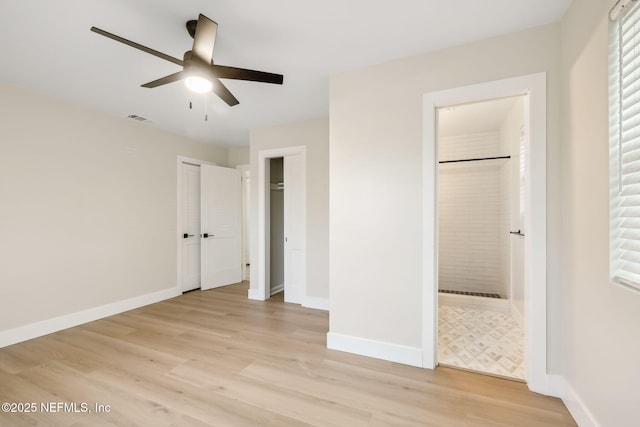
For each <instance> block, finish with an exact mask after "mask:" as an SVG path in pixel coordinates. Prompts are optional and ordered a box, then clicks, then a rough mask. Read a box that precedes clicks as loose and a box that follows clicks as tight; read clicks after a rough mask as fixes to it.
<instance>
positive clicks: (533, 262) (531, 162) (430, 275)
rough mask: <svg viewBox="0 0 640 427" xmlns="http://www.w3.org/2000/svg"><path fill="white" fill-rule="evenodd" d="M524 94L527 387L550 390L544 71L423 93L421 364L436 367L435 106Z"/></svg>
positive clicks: (551, 377)
mask: <svg viewBox="0 0 640 427" xmlns="http://www.w3.org/2000/svg"><path fill="white" fill-rule="evenodd" d="M522 94H524V96H525V106H524V111H525V114H524V116H525V129H526V130H527V131H528V133H527V134H525V135H524V145H525V151H526V156H525V174H526V176H525V195H524V197H525V200H526V202H525V210H526V211H525V223H524V230H521V231H522V232H523V234H525V236H526V238H525V239H524V242H523V252H524V283H525V292H526V299H525V300H526V304H525V307H524V313H523V314H524V319H525V321H524V327H525V337H526V340H525V358H526V360H527V371H526V374H525V376H526V382H527V386H528V387H529V389H530V390H532V391H534V392H538V393H543V394H551V393H553V392H554V391H553V388H554V378H553V376H551V375H549V374H548V373H547V301H546V293H547V277H546V276H547V265H546V247H547V243H546V185H547V184H546V182H547V181H546V74H545V73H538V74H530V75H525V76H520V77H514V78H510V79H505V80H498V81H493V82H487V83H480V84H475V85H471V86H464V87H459V88H454V89H447V90H442V91H437V92H430V93H427V94H425V95H424V98H423V101H424V103H423V106H424V116H423V123H424V129H425V132H424V134H423V138H424V139H423V147H424V150H423V220H424V230H423V253H422V255H423V282H422V286H423V292H422V298H423V300H422V305H423V313H424V315H423V318H422V349H423V353H422V356H423V360H422V365H423V366H424V367H425V368H430V369H434V368H435V367H436V364H437V349H438V342H437V338H438V334H437V328H438V318H437V315H438V292H437V291H438V289H437V284H438V236H437V231H438V221H439V218H438V212H437V208H438V204H437V203H438V199H437V189H438V187H437V186H438V175H437V171H438V167H437V165H438V163H437V162H438V153H437V144H436V140H437V122H436V119H437V109H438V108H439V107H447V106H451V105H461V104H468V103H474V102H478V101H483V100H488V99H497V98H504V97H509V96H515V95H522Z"/></svg>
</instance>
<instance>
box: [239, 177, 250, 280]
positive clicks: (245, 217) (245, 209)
mask: <svg viewBox="0 0 640 427" xmlns="http://www.w3.org/2000/svg"><path fill="white" fill-rule="evenodd" d="M236 169H239V170H240V174H241V175H242V280H243V281H244V280H249V277H247V275H246V270H247V264H250V263H251V256H250V254H249V256H248V255H247V253H248V252H249V251H250V248H249V247H247V236H249V228H250V227H249V224H250V220H249V212H250V206H249V203H247V199H248V198H249V197H251V196H250V194H251V191H247V187H246V182H245V179H246V178H247V174H249V179H251V169H250V165H248V164H245V165H238V166H236ZM250 183H251V181H249V184H250Z"/></svg>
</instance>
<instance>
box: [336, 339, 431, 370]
mask: <svg viewBox="0 0 640 427" xmlns="http://www.w3.org/2000/svg"><path fill="white" fill-rule="evenodd" d="M327 348H328V349H331V350H338V351H344V352H347V353H353V354H359V355H361V356H367V357H374V358H376V359H382V360H388V361H391V362H397V363H402V364H404V365H410V366H417V367H420V366H422V350H421V349H420V348H417V347H409V346H406V345H399V344H393V343H389V342H383V341H375V340H370V339H367V338H360V337H354V336H350V335H342V334H336V333H335V332H329V333H327Z"/></svg>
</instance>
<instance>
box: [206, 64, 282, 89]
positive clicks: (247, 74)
mask: <svg viewBox="0 0 640 427" xmlns="http://www.w3.org/2000/svg"><path fill="white" fill-rule="evenodd" d="M211 69H212V71H213V72H214V73H215V75H216V76H217V77H218V78H219V79H233V80H248V81H252V82H261V83H273V84H277V85H281V84H282V82H283V80H284V76H283V75H282V74H274V73H267V72H264V71H255V70H247V69H245V68H236V67H226V66H224V65H215V64H213V65H211Z"/></svg>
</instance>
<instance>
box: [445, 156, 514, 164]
mask: <svg viewBox="0 0 640 427" xmlns="http://www.w3.org/2000/svg"><path fill="white" fill-rule="evenodd" d="M510 158H511V156H499V157H481V158H478V159H461V160H441V161H439V162H438V163H460V162H477V161H480V160H498V159H510Z"/></svg>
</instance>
